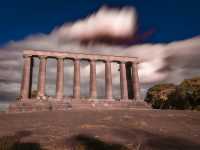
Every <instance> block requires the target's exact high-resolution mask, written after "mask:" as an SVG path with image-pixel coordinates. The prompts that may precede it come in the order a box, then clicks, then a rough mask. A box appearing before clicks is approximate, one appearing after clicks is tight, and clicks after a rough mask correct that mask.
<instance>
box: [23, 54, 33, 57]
mask: <svg viewBox="0 0 200 150" xmlns="http://www.w3.org/2000/svg"><path fill="white" fill-rule="evenodd" d="M30 57H32V55H27V54H24V55H23V58H30Z"/></svg>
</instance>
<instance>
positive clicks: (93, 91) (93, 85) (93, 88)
mask: <svg viewBox="0 0 200 150" xmlns="http://www.w3.org/2000/svg"><path fill="white" fill-rule="evenodd" d="M96 96H97V88H96V62H95V60H91V61H90V98H91V99H95V98H96Z"/></svg>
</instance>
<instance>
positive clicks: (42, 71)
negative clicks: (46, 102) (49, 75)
mask: <svg viewBox="0 0 200 150" xmlns="http://www.w3.org/2000/svg"><path fill="white" fill-rule="evenodd" d="M46 63H47V61H46V57H45V56H41V57H40V65H39V74H38V75H39V76H38V93H37V98H38V99H46V97H45V84H46Z"/></svg>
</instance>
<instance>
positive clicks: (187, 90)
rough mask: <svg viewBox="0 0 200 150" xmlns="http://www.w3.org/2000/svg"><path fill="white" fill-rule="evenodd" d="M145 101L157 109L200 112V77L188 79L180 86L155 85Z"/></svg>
mask: <svg viewBox="0 0 200 150" xmlns="http://www.w3.org/2000/svg"><path fill="white" fill-rule="evenodd" d="M145 101H146V102H148V103H150V104H151V105H152V107H153V108H156V109H169V108H170V109H196V110H200V77H195V78H192V79H186V80H184V81H182V82H181V84H180V85H178V86H176V85H174V84H158V85H155V86H153V87H152V88H150V89H149V90H148V92H147V96H146V98H145Z"/></svg>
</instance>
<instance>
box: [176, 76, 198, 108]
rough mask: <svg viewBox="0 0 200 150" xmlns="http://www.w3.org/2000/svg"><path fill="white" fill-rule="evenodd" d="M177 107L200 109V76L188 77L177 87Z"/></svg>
mask: <svg viewBox="0 0 200 150" xmlns="http://www.w3.org/2000/svg"><path fill="white" fill-rule="evenodd" d="M176 95H177V98H176V101H175V104H176V105H175V104H173V105H175V107H176V108H181V109H199V106H200V77H196V78H192V79H186V80H184V81H182V82H181V84H180V85H179V86H178V88H177V94H176Z"/></svg>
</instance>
